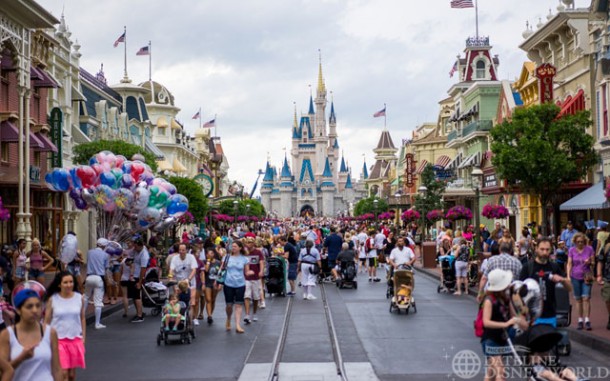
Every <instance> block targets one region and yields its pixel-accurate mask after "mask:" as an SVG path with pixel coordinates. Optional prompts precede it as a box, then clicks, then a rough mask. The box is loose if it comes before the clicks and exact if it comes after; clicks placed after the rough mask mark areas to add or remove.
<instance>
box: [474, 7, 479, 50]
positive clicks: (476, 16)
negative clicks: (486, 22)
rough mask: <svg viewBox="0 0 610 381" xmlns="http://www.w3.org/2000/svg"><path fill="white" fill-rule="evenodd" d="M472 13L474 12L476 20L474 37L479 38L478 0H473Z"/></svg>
mask: <svg viewBox="0 0 610 381" xmlns="http://www.w3.org/2000/svg"><path fill="white" fill-rule="evenodd" d="M474 14H475V22H476V28H477V29H476V37H477V40H478V39H479V2H478V1H477V0H474Z"/></svg>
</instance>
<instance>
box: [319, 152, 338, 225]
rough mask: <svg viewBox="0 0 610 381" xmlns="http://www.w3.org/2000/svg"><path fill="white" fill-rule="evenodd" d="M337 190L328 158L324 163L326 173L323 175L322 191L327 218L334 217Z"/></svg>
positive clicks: (324, 211) (323, 207)
mask: <svg viewBox="0 0 610 381" xmlns="http://www.w3.org/2000/svg"><path fill="white" fill-rule="evenodd" d="M336 190H337V188H336V187H335V183H334V182H333V174H332V171H331V169H330V162H329V161H328V158H326V160H325V162H324V173H323V174H322V183H321V184H320V191H321V192H322V213H323V214H324V215H325V216H334V214H335V211H334V195H335V191H336Z"/></svg>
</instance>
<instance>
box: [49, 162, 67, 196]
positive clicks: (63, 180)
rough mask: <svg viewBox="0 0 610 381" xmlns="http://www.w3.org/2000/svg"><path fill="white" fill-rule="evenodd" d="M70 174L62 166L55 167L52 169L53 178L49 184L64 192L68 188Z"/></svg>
mask: <svg viewBox="0 0 610 381" xmlns="http://www.w3.org/2000/svg"><path fill="white" fill-rule="evenodd" d="M69 178H70V174H69V173H68V171H67V170H66V169H64V168H56V169H54V170H53V178H52V180H53V181H52V182H51V184H53V187H55V189H57V190H58V191H60V192H66V191H68V190H69V189H70V180H68V179H69Z"/></svg>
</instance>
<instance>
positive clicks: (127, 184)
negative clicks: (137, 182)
mask: <svg viewBox="0 0 610 381" xmlns="http://www.w3.org/2000/svg"><path fill="white" fill-rule="evenodd" d="M122 187H123V188H127V189H131V187H133V177H131V175H128V174H124V175H123V178H122Z"/></svg>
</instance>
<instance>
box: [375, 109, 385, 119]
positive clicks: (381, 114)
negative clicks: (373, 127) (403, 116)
mask: <svg viewBox="0 0 610 381" xmlns="http://www.w3.org/2000/svg"><path fill="white" fill-rule="evenodd" d="M380 116H385V107H384V108H383V110H379V111H377V112H376V113H374V114H373V118H379V117H380Z"/></svg>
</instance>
